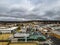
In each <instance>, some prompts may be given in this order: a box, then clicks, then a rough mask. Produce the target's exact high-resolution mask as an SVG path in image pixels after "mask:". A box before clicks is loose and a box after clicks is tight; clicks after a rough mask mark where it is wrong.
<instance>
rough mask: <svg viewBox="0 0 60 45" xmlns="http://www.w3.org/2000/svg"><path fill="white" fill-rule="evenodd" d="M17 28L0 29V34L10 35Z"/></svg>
mask: <svg viewBox="0 0 60 45" xmlns="http://www.w3.org/2000/svg"><path fill="white" fill-rule="evenodd" d="M17 28H18V27H11V28H7V27H0V32H2V33H12V32H13V31H15V30H17Z"/></svg>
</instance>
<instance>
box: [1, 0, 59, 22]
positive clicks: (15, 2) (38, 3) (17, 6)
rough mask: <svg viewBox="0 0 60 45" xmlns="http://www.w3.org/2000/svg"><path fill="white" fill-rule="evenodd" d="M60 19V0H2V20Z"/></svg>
mask: <svg viewBox="0 0 60 45" xmlns="http://www.w3.org/2000/svg"><path fill="white" fill-rule="evenodd" d="M22 20H23V21H24V20H60V0H0V21H22Z"/></svg>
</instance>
